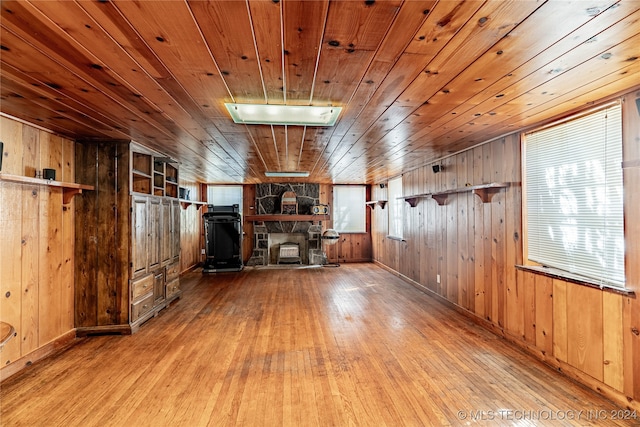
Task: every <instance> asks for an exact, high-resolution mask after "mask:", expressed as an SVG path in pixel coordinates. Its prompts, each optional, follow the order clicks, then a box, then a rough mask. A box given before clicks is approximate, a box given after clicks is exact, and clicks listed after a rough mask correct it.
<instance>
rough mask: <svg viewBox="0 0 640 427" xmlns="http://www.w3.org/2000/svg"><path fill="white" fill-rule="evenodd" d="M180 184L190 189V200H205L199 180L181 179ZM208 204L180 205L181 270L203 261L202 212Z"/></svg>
mask: <svg viewBox="0 0 640 427" xmlns="http://www.w3.org/2000/svg"><path fill="white" fill-rule="evenodd" d="M180 186H181V187H183V188H186V189H187V190H189V200H196V201H203V199H202V192H201V186H200V185H199V184H198V183H197V182H186V181H180ZM206 209H207V208H206V206H204V207H203V206H201V205H194V204H191V205H188V206H181V207H180V271H181V272H184V271H187V270H189V269H191V268H193V267H194V266H196V265H198V264H200V262H202V260H203V259H204V258H203V255H201V250H202V249H203V248H204V246H203V245H202V240H201V237H202V214H203V213H204V212H206Z"/></svg>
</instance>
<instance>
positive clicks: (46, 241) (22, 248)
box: [0, 117, 75, 367]
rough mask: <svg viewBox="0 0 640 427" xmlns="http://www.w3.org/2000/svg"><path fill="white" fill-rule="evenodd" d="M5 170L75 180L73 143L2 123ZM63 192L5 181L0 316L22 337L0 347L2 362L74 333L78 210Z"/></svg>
mask: <svg viewBox="0 0 640 427" xmlns="http://www.w3.org/2000/svg"><path fill="white" fill-rule="evenodd" d="M0 138H1V139H2V141H3V142H4V158H3V164H2V172H3V173H7V174H15V175H21V176H29V177H34V176H36V173H37V172H41V171H42V169H43V168H53V169H56V179H57V180H59V181H63V180H67V181H68V182H73V179H74V177H75V175H74V170H75V166H74V153H73V144H74V143H73V141H71V140H69V139H66V138H62V137H60V136H57V135H53V134H51V133H48V132H45V131H43V130H39V129H36V128H35V127H32V126H29V125H27V124H24V123H21V122H18V121H15V120H12V119H9V118H7V117H0ZM73 203H74V202H73V201H72V202H71V204H70V205H63V204H62V190H61V189H59V188H53V187H46V186H44V185H27V184H12V183H7V182H0V230H2V232H1V233H0V293H1V295H2V297H1V298H0V313H1V317H2V320H3V321H6V322H9V323H11V324H12V325H13V326H14V327H15V328H16V331H17V336H16V337H15V338H13V339H12V340H10V341H9V343H8V344H7V345H6V346H5V347H4V348H3V349H2V352H1V362H0V363H1V364H0V366H2V367H5V366H7V365H8V364H9V363H10V362H12V361H15V360H16V359H18V358H21V357H24V356H26V355H28V354H30V353H33V352H34V351H36V350H38V349H40V348H42V347H43V346H45V345H46V344H47V343H49V342H51V341H53V340H55V339H57V338H59V337H61V336H62V335H64V334H66V333H68V332H69V331H71V330H73V328H74V322H73V306H74V303H73V295H74V290H73V247H74V246H73V245H74V237H75V233H74V230H73V226H72V224H73V221H74V215H75V214H74V212H73V209H70V207H71V206H72V204H73Z"/></svg>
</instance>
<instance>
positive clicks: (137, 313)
mask: <svg viewBox="0 0 640 427" xmlns="http://www.w3.org/2000/svg"><path fill="white" fill-rule="evenodd" d="M152 308H153V293H150V294H149V295H148V296H146V297H144V298H143V299H141V300H140V301H138V302H134V303H133V304H131V322H132V323H133V322H135V321H136V320H138V319H139V318H140V317H142V316H144V315H145V314H147V313H148V312H150V311H151V309H152Z"/></svg>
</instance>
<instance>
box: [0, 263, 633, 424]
mask: <svg viewBox="0 0 640 427" xmlns="http://www.w3.org/2000/svg"><path fill="white" fill-rule="evenodd" d="M181 283H182V288H183V290H184V294H183V298H182V299H181V300H179V301H177V302H175V303H173V304H172V305H171V306H170V307H169V308H167V309H166V310H163V311H162V312H160V314H159V315H158V316H157V317H156V318H153V319H151V320H150V321H149V322H147V323H146V324H145V325H144V326H143V327H141V328H140V330H139V332H138V333H137V334H135V335H132V336H117V335H116V336H94V337H87V338H83V339H79V340H78V342H77V344H76V345H75V346H72V347H70V348H68V349H66V350H65V351H63V352H62V353H59V354H57V355H55V356H53V357H51V358H48V359H46V360H44V361H42V362H40V363H37V364H35V365H34V366H32V367H30V368H28V369H27V370H25V371H23V372H21V373H19V374H17V375H16V376H14V377H11V378H9V379H7V380H5V381H4V382H3V383H2V384H1V385H0V405H1V411H0V425H2V426H431V425H433V426H447V425H451V426H457V425H490V426H500V425H508V426H510V425H519V426H528V425H554V426H556V425H566V426H588V425H594V426H596V425H598V426H600V425H640V423H639V422H638V421H637V420H634V419H627V420H621V421H616V420H612V419H611V418H612V415H613V414H618V412H612V411H619V410H622V409H621V408H618V407H616V406H615V404H613V403H611V402H609V401H608V400H606V399H604V398H602V397H601V396H599V395H597V394H595V393H593V392H591V391H590V390H588V389H586V388H584V387H582V386H580V385H578V384H576V383H574V382H572V381H570V380H569V379H567V378H566V377H564V376H562V375H560V374H558V373H556V372H555V371H553V370H552V369H550V368H548V367H546V366H545V365H543V364H541V363H540V362H538V361H537V360H534V359H532V358H531V357H529V356H528V355H526V354H524V353H523V352H521V351H520V350H518V349H517V348H515V347H513V346H512V345H510V344H508V343H507V342H505V341H504V340H502V339H501V338H499V337H497V336H495V335H493V334H492V333H490V332H488V331H486V330H484V329H482V328H481V327H479V326H477V325H476V324H475V323H473V322H471V321H470V320H469V319H467V318H465V317H464V316H462V315H460V314H459V313H456V312H454V311H453V310H451V309H450V308H448V307H446V306H444V305H442V304H441V303H440V302H439V301H437V300H435V299H433V298H432V297H430V296H429V295H427V294H424V293H423V292H421V291H419V290H418V289H416V288H414V287H412V286H411V285H409V284H407V283H406V282H404V281H402V280H401V279H399V278H397V277H395V276H394V275H392V274H390V273H389V272H387V271H385V270H383V269H381V268H380V267H378V266H376V265H374V264H344V265H342V266H341V267H340V268H308V269H295V270H288V269H281V270H279V269H259V268H255V269H253V268H247V269H245V270H244V271H242V272H239V273H219V274H216V275H202V274H200V273H199V272H198V271H195V272H191V273H188V274H187V275H185V276H183V278H182V282H181ZM462 414H464V417H463V416H462ZM605 416H606V419H604V418H605ZM536 418H542V419H536ZM550 418H552V419H550ZM558 418H564V419H558Z"/></svg>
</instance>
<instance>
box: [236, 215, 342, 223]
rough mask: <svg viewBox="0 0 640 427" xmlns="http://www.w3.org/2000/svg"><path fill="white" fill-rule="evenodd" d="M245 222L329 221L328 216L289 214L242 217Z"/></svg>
mask: <svg viewBox="0 0 640 427" xmlns="http://www.w3.org/2000/svg"><path fill="white" fill-rule="evenodd" d="M244 219H245V220H246V221H264V222H275V221H309V222H313V221H328V220H329V219H330V216H329V215H297V214H293V215H289V214H272V215H265V214H263V215H247V216H245V217H244Z"/></svg>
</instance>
